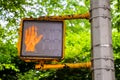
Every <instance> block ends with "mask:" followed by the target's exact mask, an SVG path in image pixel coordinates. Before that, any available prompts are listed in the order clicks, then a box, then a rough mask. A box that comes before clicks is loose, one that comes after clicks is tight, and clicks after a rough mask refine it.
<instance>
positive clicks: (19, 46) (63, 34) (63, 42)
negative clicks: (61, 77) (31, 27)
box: [17, 18, 66, 62]
mask: <svg viewBox="0 0 120 80" xmlns="http://www.w3.org/2000/svg"><path fill="white" fill-rule="evenodd" d="M25 20H31V21H32V20H38V21H53V22H54V21H60V22H63V31H62V36H63V39H62V40H63V41H62V57H61V58H40V57H21V44H22V43H21V41H22V37H23V36H22V35H23V33H22V30H23V22H24V21H25ZM65 29H66V28H65V21H64V20H55V19H51V20H48V19H47V18H45V19H44V20H41V18H23V19H22V20H21V23H20V29H19V39H18V44H17V49H18V56H19V57H20V58H21V59H22V60H24V61H26V62H31V61H32V62H40V61H59V60H62V59H63V58H64V54H65V50H64V49H65Z"/></svg>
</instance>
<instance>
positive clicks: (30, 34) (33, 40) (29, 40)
mask: <svg viewBox="0 0 120 80" xmlns="http://www.w3.org/2000/svg"><path fill="white" fill-rule="evenodd" d="M36 30H37V29H36V27H35V26H32V27H30V28H28V29H26V30H25V45H26V51H31V52H34V51H35V46H36V44H37V43H38V42H40V41H41V39H42V37H43V35H42V34H41V35H39V36H37V32H36Z"/></svg>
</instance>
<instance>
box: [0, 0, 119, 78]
mask: <svg viewBox="0 0 120 80" xmlns="http://www.w3.org/2000/svg"><path fill="white" fill-rule="evenodd" d="M119 5H120V1H119V0H111V16H112V40H113V51H114V60H115V70H116V71H115V75H116V80H119V79H120V6H119ZM89 9H90V0H15V1H14V0H1V1H0V80H91V76H92V75H91V71H90V69H81V68H80V69H70V68H63V69H50V70H36V69H35V68H34V66H35V63H26V62H24V61H22V60H20V59H19V57H18V54H17V48H16V43H17V41H18V31H19V27H20V26H19V25H20V20H21V19H22V18H24V17H27V18H29V17H33V18H38V17H39V16H54V15H56V16H57V15H71V14H83V13H86V12H88V11H89ZM65 23H66V42H65V47H66V48H65V58H64V60H62V61H61V62H60V63H77V62H87V61H90V58H91V36H90V35H91V33H90V32H91V30H90V22H89V21H88V20H84V19H82V20H81V19H77V20H76V19H75V20H66V21H65Z"/></svg>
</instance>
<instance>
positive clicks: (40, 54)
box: [18, 18, 65, 60]
mask: <svg viewBox="0 0 120 80" xmlns="http://www.w3.org/2000/svg"><path fill="white" fill-rule="evenodd" d="M20 29H21V30H20V39H19V45H18V47H19V48H18V51H19V56H20V58H22V59H24V60H36V59H37V60H41V59H42V60H43V59H45V60H46V59H47V60H49V59H50V60H51V59H57V60H58V59H62V58H63V55H64V41H65V26H64V21H58V20H39V19H31V18H30V19H23V20H22V21H21V28H20Z"/></svg>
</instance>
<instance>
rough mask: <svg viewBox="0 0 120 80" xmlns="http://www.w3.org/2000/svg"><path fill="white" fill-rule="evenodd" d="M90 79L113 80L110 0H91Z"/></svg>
mask: <svg viewBox="0 0 120 80" xmlns="http://www.w3.org/2000/svg"><path fill="white" fill-rule="evenodd" d="M90 14H91V15H90V16H91V18H90V21H91V34H92V36H91V39H92V40H91V41H92V59H91V60H92V73H93V75H92V76H93V77H92V80H115V73H114V71H115V70H114V60H113V49H112V36H111V32H112V30H111V16H110V0H91V8H90Z"/></svg>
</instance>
